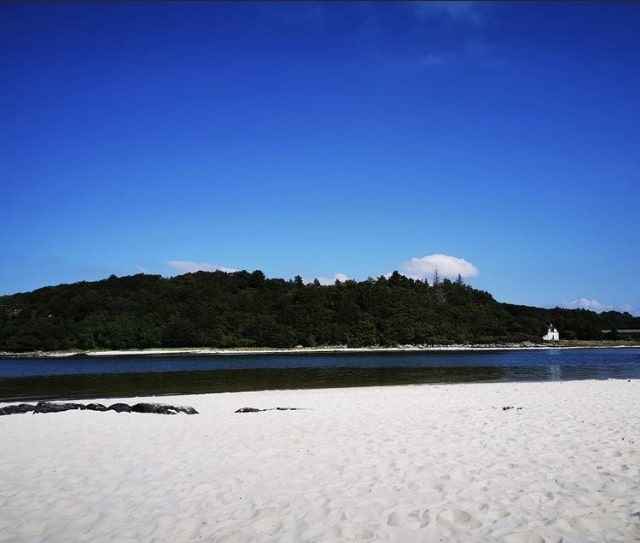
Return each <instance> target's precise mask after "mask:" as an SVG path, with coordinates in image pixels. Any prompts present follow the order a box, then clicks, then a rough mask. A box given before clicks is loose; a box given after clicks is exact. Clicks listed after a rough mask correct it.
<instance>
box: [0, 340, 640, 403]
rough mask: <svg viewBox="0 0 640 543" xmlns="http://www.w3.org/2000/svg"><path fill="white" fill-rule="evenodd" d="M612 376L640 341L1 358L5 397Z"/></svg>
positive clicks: (631, 360) (635, 356)
mask: <svg viewBox="0 0 640 543" xmlns="http://www.w3.org/2000/svg"><path fill="white" fill-rule="evenodd" d="M609 378H618V379H623V378H624V379H638V378H640V349H625V350H619V349H617V350H616V349H582V350H553V351H531V352H530V351H501V352H465V353H408V354H404V353H397V354H380V353H376V354H372V355H366V354H362V355H360V354H359V355H353V354H349V355H326V354H324V355H316V356H314V355H288V356H265V355H253V356H246V357H245V356H232V357H158V358H155V359H149V358H141V357H137V358H135V357H130V358H114V359H100V360H97V359H95V358H94V359H89V358H85V359H78V360H42V359H34V360H25V359H21V360H15V359H14V360H6V359H5V360H2V359H0V401H33V400H38V399H78V398H87V399H89V398H99V397H131V396H150V395H169V394H199V393H215V392H237V391H248V390H266V389H291V388H326V387H356V386H383V385H406V384H422V383H468V382H496V381H514V382H515V381H545V380H552V381H557V380H574V379H609Z"/></svg>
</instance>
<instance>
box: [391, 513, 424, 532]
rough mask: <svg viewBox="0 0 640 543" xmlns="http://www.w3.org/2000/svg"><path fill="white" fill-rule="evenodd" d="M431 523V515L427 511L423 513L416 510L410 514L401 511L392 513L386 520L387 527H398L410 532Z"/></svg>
mask: <svg viewBox="0 0 640 543" xmlns="http://www.w3.org/2000/svg"><path fill="white" fill-rule="evenodd" d="M430 522H431V515H430V514H429V510H428V509H425V510H423V511H421V510H419V509H416V510H414V511H411V512H410V513H404V512H401V511H394V512H393V513H391V514H390V515H389V517H388V518H387V525H389V526H400V527H402V528H409V529H411V530H420V529H422V528H425V527H426V526H428V525H429V523H430Z"/></svg>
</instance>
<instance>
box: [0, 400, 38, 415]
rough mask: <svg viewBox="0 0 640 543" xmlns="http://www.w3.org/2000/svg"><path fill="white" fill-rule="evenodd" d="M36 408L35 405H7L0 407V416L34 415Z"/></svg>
mask: <svg viewBox="0 0 640 543" xmlns="http://www.w3.org/2000/svg"><path fill="white" fill-rule="evenodd" d="M35 408H36V406H35V405H31V404H28V403H21V404H19V405H7V406H6V407H0V416H1V415H15V414H17V413H32V412H33V410H34V409H35Z"/></svg>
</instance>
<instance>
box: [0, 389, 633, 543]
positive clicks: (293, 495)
mask: <svg viewBox="0 0 640 543" xmlns="http://www.w3.org/2000/svg"><path fill="white" fill-rule="evenodd" d="M138 400H139V399H134V400H131V401H138ZM146 400H148V401H163V402H166V401H170V403H173V404H184V405H192V406H194V407H195V408H196V409H198V411H199V412H200V414H199V415H191V416H188V415H174V416H170V415H154V414H139V413H131V414H125V413H122V414H118V413H112V412H109V413H98V412H88V411H70V412H65V413H55V414H38V415H10V416H5V417H0V435H1V436H2V447H1V448H0V534H1V535H0V540H1V541H7V542H13V541H25V542H26V541H29V542H32V541H65V542H66V541H91V542H96V541H120V542H121V541H136V542H138V541H158V542H167V541H216V542H221V543H222V542H243V541H252V542H256V541H260V542H269V541H288V542H305V541H309V542H311V541H313V542H337V541H398V542H411V541H420V542H431V541H436V542H437V541H441V540H442V541H461V542H462V541H464V542H467V541H478V542H481V541H482V542H486V541H504V542H508V543H511V542H514V543H518V542H538V541H547V542H549V541H563V542H565V543H566V542H588V541H602V542H604V541H607V542H613V541H625V542H626V541H629V542H630V541H639V540H640V381H631V382H627V381H626V380H624V381H578V382H545V383H496V384H487V383H484V384H458V385H420V386H405V387H373V388H351V389H331V390H305V391H296V390H289V391H267V392H246V393H233V394H217V395H200V396H183V397H171V398H155V399H154V398H150V399H146ZM107 401H108V400H107ZM123 401H129V400H127V399H125V400H123ZM278 406H280V407H298V408H305V409H300V410H294V411H278V410H269V411H262V412H258V413H234V411H235V410H236V409H238V408H241V407H257V408H272V407H278Z"/></svg>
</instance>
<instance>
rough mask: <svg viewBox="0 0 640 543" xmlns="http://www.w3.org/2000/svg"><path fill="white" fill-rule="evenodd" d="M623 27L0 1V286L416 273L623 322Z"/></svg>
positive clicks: (632, 13) (633, 254) (591, 22)
mask: <svg viewBox="0 0 640 543" xmlns="http://www.w3.org/2000/svg"><path fill="white" fill-rule="evenodd" d="M639 31H640V3H634V2H623V3H615V2H589V3H581V2H568V3H553V2H541V3H519V2H513V3H508V2H505V3H485V2H460V3H454V2H444V3H440V2H426V3H420V2H406V3H404V2H390V3H383V2H359V3H348V2H344V3H340V2H326V3H324V2H280V3H269V2H257V3H250V2H238V3H233V2H230V3H220V2H212V3H207V2H193V3H185V2H181V3H178V2H141V3H127V2H112V3H106V2H105V3H98V2H91V3H68V4H65V3H59V2H51V3H48V2H44V3H25V4H22V3H2V4H0V70H1V73H2V78H1V80H0V122H1V126H0V128H1V130H0V163H1V164H2V172H1V173H0V175H1V177H2V182H1V185H0V186H1V190H2V192H1V196H2V199H1V201H2V207H1V209H2V219H3V220H2V226H1V227H0V247H1V252H0V254H1V256H0V294H10V293H13V292H20V291H27V290H32V289H35V288H39V287H41V286H45V285H53V284H59V283H69V282H75V281H80V280H96V279H102V278H105V277H108V276H109V275H111V274H115V275H118V276H120V275H130V274H134V273H139V272H141V271H144V272H147V273H156V274H162V275H165V276H169V275H175V274H177V273H182V272H183V271H185V270H195V269H214V268H216V267H220V268H223V269H247V270H254V269H260V270H262V271H263V272H264V273H265V274H266V275H267V276H269V277H283V278H292V277H294V276H295V275H298V274H299V275H301V276H302V277H303V278H305V279H306V280H309V281H311V280H313V279H314V278H315V277H318V278H322V280H323V281H333V279H334V278H335V277H336V276H337V277H343V276H345V277H348V278H351V279H355V280H363V279H366V278H367V277H369V276H371V277H377V276H379V275H382V274H387V273H389V272H391V271H393V270H398V271H400V272H402V273H405V274H406V275H412V276H419V277H427V279H428V280H431V279H432V276H433V269H434V266H435V265H437V266H438V271H439V273H440V275H452V276H454V277H455V275H456V274H457V273H461V274H462V275H463V277H465V280H466V281H467V282H468V283H469V284H471V285H472V286H474V287H476V288H480V289H483V290H488V291H489V292H491V293H492V294H493V295H494V296H495V297H496V299H498V300H499V301H504V302H511V303H518V304H526V305H535V306H541V307H549V306H556V305H561V306H567V307H576V306H584V307H590V308H594V309H596V310H600V309H617V310H628V311H631V312H632V313H634V314H640V288H639V287H638V282H639V278H640V250H639V249H640V241H639V240H640V226H639V225H640V219H639V218H638V217H639V207H640V206H639V204H640V174H639V172H640V135H639V134H640V128H639V127H640V40H639V39H638V32H639ZM438 255H439V256H438Z"/></svg>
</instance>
